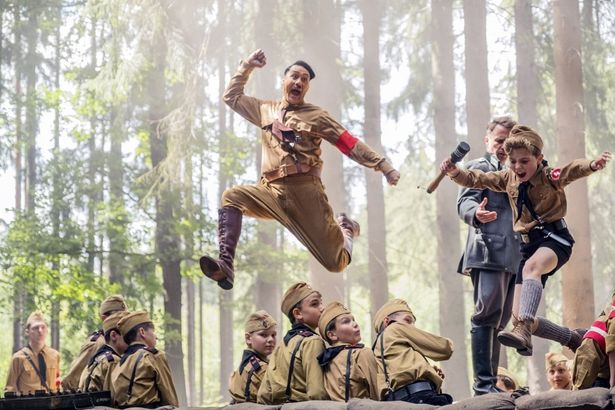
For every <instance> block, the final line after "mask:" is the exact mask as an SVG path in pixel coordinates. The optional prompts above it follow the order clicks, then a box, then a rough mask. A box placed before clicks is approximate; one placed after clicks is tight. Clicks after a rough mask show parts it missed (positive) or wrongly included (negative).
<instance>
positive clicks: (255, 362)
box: [229, 349, 267, 403]
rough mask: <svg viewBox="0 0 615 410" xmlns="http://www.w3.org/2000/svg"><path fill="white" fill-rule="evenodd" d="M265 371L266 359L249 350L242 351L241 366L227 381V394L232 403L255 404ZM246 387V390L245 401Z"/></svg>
mask: <svg viewBox="0 0 615 410" xmlns="http://www.w3.org/2000/svg"><path fill="white" fill-rule="evenodd" d="M266 371H267V360H266V359H263V358H261V357H260V356H259V355H258V354H257V353H256V352H254V351H253V350H251V349H246V350H244V354H243V358H242V361H241V365H240V366H239V368H238V369H237V370H235V371H234V372H233V374H232V375H231V378H230V380H229V393H230V394H231V397H232V400H233V403H243V402H245V401H249V402H253V403H256V396H257V394H258V389H259V387H260V386H261V382H262V380H263V377H264V376H265V372H266ZM248 384H249V387H248ZM246 387H247V389H248V397H247V399H246Z"/></svg>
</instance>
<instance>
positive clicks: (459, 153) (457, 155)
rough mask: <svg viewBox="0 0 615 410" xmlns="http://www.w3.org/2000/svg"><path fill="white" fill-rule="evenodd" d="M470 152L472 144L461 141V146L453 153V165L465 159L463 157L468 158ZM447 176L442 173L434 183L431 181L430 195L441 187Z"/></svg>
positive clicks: (428, 190) (428, 188) (428, 189)
mask: <svg viewBox="0 0 615 410" xmlns="http://www.w3.org/2000/svg"><path fill="white" fill-rule="evenodd" d="M468 152H470V144H468V143H467V142H465V141H461V142H460V143H459V145H457V148H455V151H453V152H452V153H451V162H452V163H453V164H456V163H458V162H459V161H461V160H462V159H463V157H465V156H466V154H467V153H468ZM445 175H446V172H444V171H440V175H438V176H437V177H436V178H435V179H434V180H433V181H431V183H430V184H429V186H428V187H427V193H428V194H431V193H432V192H433V191H435V190H436V188H437V187H438V185H440V181H442V178H444V176H445Z"/></svg>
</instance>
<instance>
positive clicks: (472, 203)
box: [457, 154, 521, 274]
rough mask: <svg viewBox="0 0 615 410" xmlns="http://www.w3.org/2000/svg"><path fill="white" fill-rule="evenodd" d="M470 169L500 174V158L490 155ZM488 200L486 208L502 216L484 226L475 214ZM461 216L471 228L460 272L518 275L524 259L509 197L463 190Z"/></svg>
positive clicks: (460, 263)
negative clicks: (515, 229) (480, 271)
mask: <svg viewBox="0 0 615 410" xmlns="http://www.w3.org/2000/svg"><path fill="white" fill-rule="evenodd" d="M466 168H467V169H480V170H481V171H484V172H489V171H497V170H498V159H497V157H496V156H494V155H490V154H486V155H485V156H484V157H482V158H478V159H475V160H472V161H469V162H467V163H466ZM485 197H486V198H487V200H488V202H487V205H486V209H487V210H489V211H495V212H497V214H498V217H497V219H496V220H495V221H492V222H489V223H486V224H482V223H480V222H479V221H478V220H477V219H476V218H475V217H474V215H475V214H476V209H477V208H478V205H479V204H480V203H481V201H482V200H483V198H485ZM457 213H458V214H459V217H460V218H461V219H463V221H464V222H465V223H466V224H468V226H469V229H468V240H467V244H466V249H465V252H464V254H463V256H462V258H461V261H460V262H459V268H458V271H459V273H464V274H469V271H470V270H471V269H475V268H478V269H481V270H492V271H496V272H511V273H517V269H518V267H519V262H520V260H521V254H520V251H519V235H518V234H517V233H514V232H513V230H512V227H513V222H512V210H511V209H510V204H509V202H508V196H507V194H506V193H505V192H493V191H490V190H488V189H472V188H461V189H460V190H459V196H458V197H457Z"/></svg>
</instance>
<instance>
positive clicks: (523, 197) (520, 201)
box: [515, 181, 531, 222]
mask: <svg viewBox="0 0 615 410" xmlns="http://www.w3.org/2000/svg"><path fill="white" fill-rule="evenodd" d="M529 187H530V183H529V182H528V181H526V182H522V183H521V184H520V185H519V196H518V197H517V219H516V220H515V222H517V221H518V220H519V218H521V213H522V212H523V205H525V206H526V207H527V209H528V210H529V209H530V206H531V204H530V205H529V206H528V203H529V201H530V199H529V197H528V195H527V190H528V188H529Z"/></svg>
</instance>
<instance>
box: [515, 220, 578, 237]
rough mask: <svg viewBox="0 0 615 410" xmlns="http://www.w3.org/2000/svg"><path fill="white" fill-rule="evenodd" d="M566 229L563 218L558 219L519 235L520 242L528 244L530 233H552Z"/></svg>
mask: <svg viewBox="0 0 615 410" xmlns="http://www.w3.org/2000/svg"><path fill="white" fill-rule="evenodd" d="M566 228H568V225H567V224H566V221H565V220H564V218H561V219H558V220H557V221H553V222H549V223H548V224H542V225H536V226H535V227H533V228H532V229H531V230H530V232H528V233H522V234H521V242H523V243H530V242H531V236H532V231H536V232H538V231H542V230H547V231H551V232H553V231H561V230H562V229H566Z"/></svg>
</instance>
